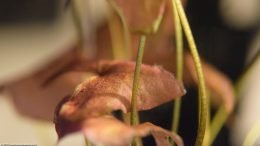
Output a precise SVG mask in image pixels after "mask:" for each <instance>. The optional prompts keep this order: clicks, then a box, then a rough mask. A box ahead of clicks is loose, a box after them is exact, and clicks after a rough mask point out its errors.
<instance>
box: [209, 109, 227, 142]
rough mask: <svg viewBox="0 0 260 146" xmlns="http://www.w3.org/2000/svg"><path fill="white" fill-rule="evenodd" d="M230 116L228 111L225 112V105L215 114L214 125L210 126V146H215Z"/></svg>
mask: <svg viewBox="0 0 260 146" xmlns="http://www.w3.org/2000/svg"><path fill="white" fill-rule="evenodd" d="M228 116H229V114H228V113H227V111H226V110H225V107H224V105H221V106H220V107H219V109H218V111H217V113H216V114H215V116H214V118H213V120H212V123H211V125H210V129H211V131H210V136H211V137H210V142H209V144H210V145H211V144H213V142H214V140H215V138H216V137H217V135H218V133H219V131H220V130H221V128H222V127H223V125H224V123H225V121H226V120H227V118H228Z"/></svg>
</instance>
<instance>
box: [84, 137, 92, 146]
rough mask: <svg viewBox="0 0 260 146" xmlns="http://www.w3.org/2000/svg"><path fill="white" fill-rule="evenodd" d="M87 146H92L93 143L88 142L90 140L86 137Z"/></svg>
mask: <svg viewBox="0 0 260 146" xmlns="http://www.w3.org/2000/svg"><path fill="white" fill-rule="evenodd" d="M85 145H86V146H91V143H90V142H89V141H88V139H87V138H86V137H85Z"/></svg>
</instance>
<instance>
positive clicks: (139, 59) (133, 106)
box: [130, 35, 146, 146]
mask: <svg viewBox="0 0 260 146" xmlns="http://www.w3.org/2000/svg"><path fill="white" fill-rule="evenodd" d="M145 40H146V36H145V35H142V36H141V38H140V44H139V47H138V54H137V58H136V65H135V72H134V81H133V88H132V98H131V119H130V120H131V125H137V124H138V123H139V117H138V111H137V95H138V89H139V81H140V74H141V65H142V60H143V54H144V46H145ZM138 141H139V140H138V139H137V138H135V139H134V142H133V145H135V146H140V145H141V143H140V141H139V142H138Z"/></svg>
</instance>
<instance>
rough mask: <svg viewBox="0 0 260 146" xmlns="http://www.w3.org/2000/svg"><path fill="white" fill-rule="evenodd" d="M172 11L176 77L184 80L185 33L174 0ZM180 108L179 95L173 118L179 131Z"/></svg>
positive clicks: (176, 130)
mask: <svg viewBox="0 0 260 146" xmlns="http://www.w3.org/2000/svg"><path fill="white" fill-rule="evenodd" d="M172 12H173V17H174V19H173V20H174V22H175V32H176V33H175V34H176V77H177V80H179V81H182V76H183V39H182V37H183V35H182V27H181V22H180V18H179V16H178V12H177V8H176V5H175V3H174V0H172ZM180 109H181V99H180V97H177V99H176V100H175V102H174V109H173V116H172V117H173V119H172V131H173V132H176V133H177V132H178V127H179V121H180Z"/></svg>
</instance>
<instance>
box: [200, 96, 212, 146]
mask: <svg viewBox="0 0 260 146" xmlns="http://www.w3.org/2000/svg"><path fill="white" fill-rule="evenodd" d="M208 97H210V92H208ZM210 120H211V114H210V98H208V119H207V125H206V133H205V138H204V140H203V145H202V146H210V138H211V132H210V131H211V129H210Z"/></svg>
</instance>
